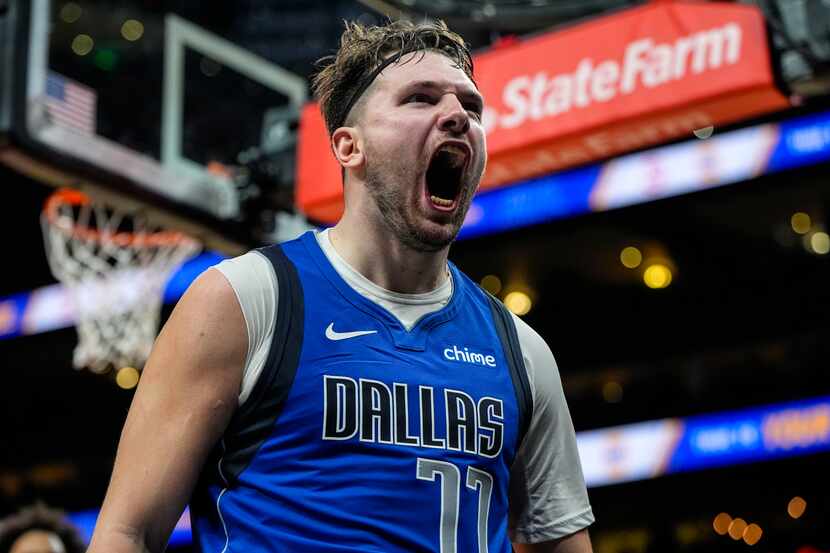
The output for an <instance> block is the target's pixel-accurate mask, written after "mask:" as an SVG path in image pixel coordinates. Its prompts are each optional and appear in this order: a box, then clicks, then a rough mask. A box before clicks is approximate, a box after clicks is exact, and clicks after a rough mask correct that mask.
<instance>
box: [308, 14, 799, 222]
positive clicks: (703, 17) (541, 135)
mask: <svg viewBox="0 0 830 553" xmlns="http://www.w3.org/2000/svg"><path fill="white" fill-rule="evenodd" d="M474 62H475V74H476V81H477V83H478V86H479V88H480V90H481V92H482V94H483V95H484V98H485V102H486V106H485V113H484V118H483V123H484V126H485V129H486V131H487V150H488V155H489V162H488V165H487V170H486V172H485V175H484V178H483V180H482V188H488V187H493V186H500V185H507V184H511V183H514V182H516V181H518V180H521V179H524V178H528V177H533V176H537V175H541V174H545V173H550V172H553V171H556V170H560V169H564V168H567V167H571V166H574V165H579V164H584V163H588V162H591V161H596V160H598V159H603V158H607V157H611V156H614V155H618V154H621V153H623V152H627V151H631V150H635V149H639V148H644V147H648V146H652V145H656V144H659V143H663V142H667V141H670V140H674V139H677V138H681V137H685V136H689V137H691V133H692V131H694V130H696V129H699V128H702V127H707V126H709V125H716V126H717V125H723V124H727V123H732V122H735V121H740V120H741V119H746V118H748V117H751V116H754V115H758V114H761V113H765V112H769V111H774V110H779V109H782V108H785V107H787V105H788V103H787V101H786V99H785V98H784V96H783V95H782V94H781V93H780V92H779V91H778V90H776V88H775V86H774V83H773V77H772V71H771V69H770V61H769V52H768V48H767V37H766V32H765V27H764V20H763V17H762V15H761V13H760V12H759V11H758V9H757V8H755V7H754V6H748V5H738V4H724V3H714V2H712V3H709V2H707V3H698V2H680V1H677V2H670V1H657V2H653V3H650V4H647V5H644V6H641V7H638V8H634V9H631V10H627V11H623V12H618V13H616V14H613V15H610V16H607V17H604V18H600V19H596V20H593V21H589V22H587V23H585V24H581V25H578V26H574V27H570V28H568V29H564V30H561V31H557V32H553V33H548V34H545V35H541V36H538V37H535V38H532V39H529V40H526V41H524V42H521V43H519V44H517V45H513V46H509V47H504V48H499V49H495V50H491V51H488V52H484V53H481V54H478V55H476V56H475V57H474ZM329 152H330V149H329V147H328V137H327V136H326V133H325V127H324V126H323V123H322V118H321V117H320V116H319V110H318V109H316V107H315V108H314V109H311V108H309V109H306V110H305V112H304V114H303V119H302V121H301V127H300V142H299V153H298V156H299V159H298V182H297V199H298V204H299V205H300V207H301V209H303V210H304V211H305V212H306V213H308V214H309V215H311V216H312V217H316V218H322V220H325V221H333V220H336V218H337V216H338V215H339V212H340V209H342V206H341V205H340V202H341V200H340V194H341V192H342V191H341V185H340V179H339V168H338V167H337V166H336V163H334V161H333V159H332V156H331V154H330V153H329ZM326 164H329V165H331V166H332V167H331V172H329V170H328V169H326V170H325V171H324V172H325V174H321V170H323V167H324V166H325V165H326ZM323 179H325V180H323ZM329 187H331V189H329Z"/></svg>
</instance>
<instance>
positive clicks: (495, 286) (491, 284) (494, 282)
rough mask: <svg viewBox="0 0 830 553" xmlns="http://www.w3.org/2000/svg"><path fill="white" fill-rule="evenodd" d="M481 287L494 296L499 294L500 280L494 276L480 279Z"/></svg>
mask: <svg viewBox="0 0 830 553" xmlns="http://www.w3.org/2000/svg"><path fill="white" fill-rule="evenodd" d="M481 287H482V288H484V289H485V290H487V291H488V292H490V293H491V294H493V295H494V296H495V295H496V294H498V293H499V292H501V279H500V278H499V277H497V276H496V275H487V276H485V277H484V278H482V279H481Z"/></svg>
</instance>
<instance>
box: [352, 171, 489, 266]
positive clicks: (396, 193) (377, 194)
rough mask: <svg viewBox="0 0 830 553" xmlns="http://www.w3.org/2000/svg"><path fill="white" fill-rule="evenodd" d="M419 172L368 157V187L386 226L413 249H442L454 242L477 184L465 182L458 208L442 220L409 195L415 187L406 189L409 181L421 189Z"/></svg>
mask: <svg viewBox="0 0 830 553" xmlns="http://www.w3.org/2000/svg"><path fill="white" fill-rule="evenodd" d="M374 157H376V158H377V157H380V156H374ZM417 174H418V173H417V171H415V170H414V168H412V169H410V170H404V168H403V167H401V166H400V164H396V163H395V162H389V161H387V160H385V159H383V160H382V161H380V162H377V163H370V161H369V159H368V157H367V160H366V175H365V182H366V187H367V189H368V191H369V195H370V196H371V198H372V200H373V201H374V202H375V205H376V206H377V208H378V211H379V212H380V215H381V217H382V219H383V222H384V224H385V226H386V227H387V228H388V229H389V230H390V231H391V232H392V234H394V235H395V237H396V238H397V239H398V240H399V241H400V242H401V243H402V244H403V245H405V246H407V247H408V248H410V249H412V250H415V251H418V252H436V251H440V250H442V249H444V248H446V247H448V246H449V245H450V244H452V242H453V241H454V240H455V238H456V236H457V235H458V231H459V230H461V225H462V224H463V223H464V217H465V216H466V214H467V210H468V209H469V207H470V203H471V201H472V197H473V191H474V190H475V187H473V186H471V185H470V183H469V182H465V183H464V184H462V186H461V190H460V191H459V196H458V206H457V207H456V209H455V211H454V212H453V213H451V214H448V215H449V216H448V218H447V219H446V220H444V221H441V222H438V221H435V220H432V219H430V218H429V217H428V216H427V214H426V213H422V212H421V203H420V201H419V200H420V199H416V201H415V202H414V203H413V202H412V199H411V194H408V192H411V190H408V189H405V188H404V186H406V185H405V183H407V182H411V186H412V188H413V189H416V188H419V187H418V184H417V181H415V179H416V178H417V176H416V175H417ZM393 183H398V184H397V185H396V184H393Z"/></svg>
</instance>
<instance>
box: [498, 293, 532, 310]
mask: <svg viewBox="0 0 830 553" xmlns="http://www.w3.org/2000/svg"><path fill="white" fill-rule="evenodd" d="M504 306H505V307H507V309H509V310H510V311H512V312H513V313H515V314H516V315H519V316H522V315H527V313H528V312H529V311H530V309H531V307H533V302H532V301H531V299H530V296H528V295H527V294H525V293H524V292H521V291H518V290H516V291H513V292H510V293H509V294H507V295H506V296H505V297H504Z"/></svg>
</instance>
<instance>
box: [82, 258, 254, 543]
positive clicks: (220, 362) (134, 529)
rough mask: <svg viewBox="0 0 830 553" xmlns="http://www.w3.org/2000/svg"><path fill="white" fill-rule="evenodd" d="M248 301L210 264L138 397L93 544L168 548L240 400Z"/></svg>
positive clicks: (172, 324) (167, 329) (165, 335)
mask: <svg viewBox="0 0 830 553" xmlns="http://www.w3.org/2000/svg"><path fill="white" fill-rule="evenodd" d="M247 349H248V339H247V330H246V327H245V320H244V317H243V315H242V310H241V308H240V307H239V303H238V301H237V299H236V295H235V294H234V292H233V289H232V288H231V286H230V284H228V282H227V281H226V280H225V278H224V277H223V276H222V274H221V273H219V272H218V271H216V270H208V271H206V272H205V273H204V274H203V275H201V276H200V277H199V278H198V279H197V280H196V282H194V284H193V285H192V286H191V287H190V289H189V290H188V291H187V293H186V294H185V295H184V296H183V297H182V299H181V300H180V301H179V303H178V305H177V306H176V308H175V309H174V311H173V313H172V314H171V316H170V319H169V320H168V322H167V324H166V325H165V326H164V328H163V329H162V331H161V333H160V334H159V337H158V339H157V340H156V344H155V346H154V348H153V352H152V354H151V355H150V359H149V360H148V361H147V363H146V365H145V367H144V371H143V374H142V378H141V383H140V385H139V387H138V390H137V392H136V394H135V397H134V398H133V402H132V405H131V406H130V412H129V414H128V416H127V421H126V422H125V424H124V428H123V430H122V432H121V441H120V443H119V445H118V453H117V455H116V459H115V468H114V469H113V474H112V479H111V480H110V484H109V489H108V490H107V495H106V499H105V500H104V505H103V507H102V509H101V515H100V518H99V519H98V523H97V525H96V527H95V534H94V536H93V538H92V544H91V546H90V549H89V552H88V553H139V552H140V553H145V552H153V553H155V552H161V551H163V550H164V548H165V546H166V545H167V540H168V538H169V535H170V532H171V531H172V529H173V527H174V526H175V524H176V522H177V520H178V518H179V516H180V515H181V513H182V511H183V509H184V506H185V504H186V503H187V501H188V499H189V498H190V494H191V492H192V490H193V487H194V485H195V483H196V480H197V479H198V476H199V473H200V471H201V469H202V465H203V463H204V461H205V459H206V457H207V455H208V453H209V452H210V450H211V448H212V447H213V445H214V444H215V443H216V442H217V441H218V439H219V438H220V436H221V435H222V433H223V432H224V430H225V428H226V426H227V424H228V422H229V420H230V418H231V415H232V414H233V412H234V410H235V408H236V406H237V397H238V394H239V387H240V383H241V380H242V371H243V368H244V363H245V356H246V354H247Z"/></svg>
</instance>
